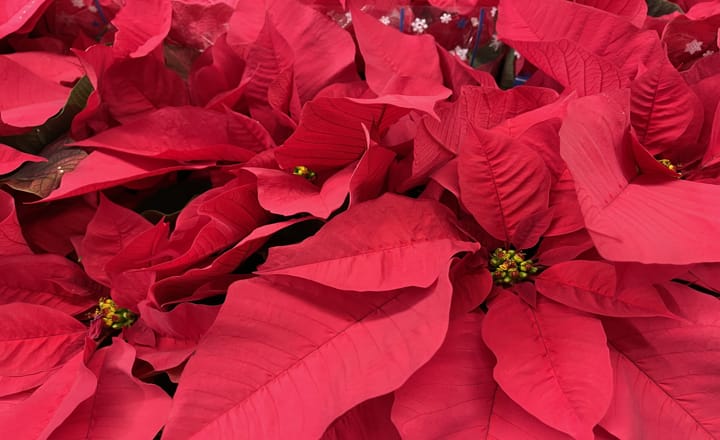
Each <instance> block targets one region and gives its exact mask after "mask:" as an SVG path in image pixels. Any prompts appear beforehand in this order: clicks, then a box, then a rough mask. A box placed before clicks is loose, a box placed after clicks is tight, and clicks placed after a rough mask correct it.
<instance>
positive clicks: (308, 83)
mask: <svg viewBox="0 0 720 440" xmlns="http://www.w3.org/2000/svg"><path fill="white" fill-rule="evenodd" d="M268 13H269V15H270V19H271V20H272V22H273V23H274V24H275V27H276V29H277V30H278V32H280V34H282V36H283V37H284V38H285V40H286V41H287V42H288V44H289V45H290V48H291V49H292V51H293V54H294V59H295V63H294V65H293V69H294V78H295V82H296V83H297V90H298V94H299V97H300V100H301V101H302V102H303V103H304V102H306V101H309V100H311V99H312V98H314V97H315V95H316V94H317V92H319V91H320V90H321V89H323V88H324V87H325V86H328V85H330V84H331V83H332V82H345V81H351V80H353V79H356V77H357V74H356V73H355V65H354V63H355V43H354V42H353V39H352V37H351V36H350V34H349V33H348V32H347V31H346V30H344V29H343V28H341V27H340V26H338V25H337V24H336V23H335V22H334V21H333V20H331V19H330V17H328V16H327V15H326V14H324V13H322V12H320V11H318V10H316V9H314V8H312V7H311V6H310V5H305V4H302V3H301V2H300V1H297V0H290V1H284V2H274V3H271V4H270V6H269V8H268ZM317 60H323V62H322V63H318V62H317Z"/></svg>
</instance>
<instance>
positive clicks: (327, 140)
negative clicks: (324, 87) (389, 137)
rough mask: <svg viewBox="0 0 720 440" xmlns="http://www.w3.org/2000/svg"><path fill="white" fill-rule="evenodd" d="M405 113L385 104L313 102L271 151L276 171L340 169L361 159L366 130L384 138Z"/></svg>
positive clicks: (365, 140)
mask: <svg viewBox="0 0 720 440" xmlns="http://www.w3.org/2000/svg"><path fill="white" fill-rule="evenodd" d="M406 113H407V110H403V109H399V108H396V107H393V106H390V105H385V104H359V103H356V102H352V101H350V100H348V99H346V98H323V97H320V98H316V99H314V100H313V101H311V102H308V103H307V104H305V106H304V107H303V110H302V114H301V116H300V124H299V125H298V128H297V130H296V131H295V132H294V133H293V135H292V136H290V138H288V140H287V141H285V143H284V144H283V145H282V146H281V147H279V148H278V149H276V150H275V158H276V159H277V161H278V164H280V167H281V168H283V169H286V170H292V169H293V167H296V166H298V165H302V166H306V167H308V168H310V169H311V170H313V171H315V172H318V171H324V170H327V169H333V168H341V167H344V166H346V165H348V164H350V163H352V162H354V161H356V160H357V159H360V157H362V155H363V153H364V152H365V150H366V149H367V145H368V138H367V133H366V131H365V129H363V125H364V126H365V127H367V129H368V130H377V131H378V132H379V134H380V135H382V134H384V132H385V130H387V128H388V126H390V125H391V124H393V123H394V122H396V121H397V120H398V119H399V118H400V117H402V116H403V115H405V114H406Z"/></svg>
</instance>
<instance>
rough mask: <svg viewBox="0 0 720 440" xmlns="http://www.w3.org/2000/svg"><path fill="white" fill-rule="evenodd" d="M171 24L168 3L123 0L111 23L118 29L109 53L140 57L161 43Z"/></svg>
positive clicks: (167, 1)
mask: <svg viewBox="0 0 720 440" xmlns="http://www.w3.org/2000/svg"><path fill="white" fill-rule="evenodd" d="M171 22H172V4H171V1H170V0H125V3H124V5H123V7H122V9H120V12H118V14H117V15H116V16H115V18H114V19H113V20H112V24H113V26H115V28H116V29H117V30H118V31H117V33H116V34H115V44H113V50H114V51H115V52H116V53H117V55H119V56H121V57H124V56H129V57H131V58H139V57H143V56H145V55H147V54H149V53H150V52H152V51H153V49H155V48H156V47H158V46H160V45H161V44H162V41H163V40H164V39H165V37H166V36H167V34H168V32H170V24H171Z"/></svg>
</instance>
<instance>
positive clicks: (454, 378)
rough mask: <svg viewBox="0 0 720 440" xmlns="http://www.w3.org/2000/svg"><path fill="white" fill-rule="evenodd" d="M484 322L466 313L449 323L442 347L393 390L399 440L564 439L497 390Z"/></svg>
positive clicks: (481, 318) (565, 436) (566, 438)
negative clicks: (483, 332)
mask: <svg viewBox="0 0 720 440" xmlns="http://www.w3.org/2000/svg"><path fill="white" fill-rule="evenodd" d="M482 320H483V315H482V314H479V313H466V314H464V315H462V316H459V317H458V318H457V319H455V320H453V321H450V325H449V328H448V333H447V336H446V337H445V342H444V343H443V345H442V347H440V350H438V352H437V353H436V354H435V356H433V358H432V359H430V361H429V362H428V363H427V364H425V365H423V366H422V368H420V369H419V370H418V371H417V372H415V374H413V375H412V376H411V377H410V379H408V381H407V382H405V383H404V384H403V386H402V387H400V388H399V389H398V390H397V391H395V404H394V405H393V411H392V418H393V422H395V425H396V426H397V427H398V430H399V431H400V433H401V434H402V436H403V437H402V438H404V439H408V440H421V439H427V440H430V439H439V438H443V439H458V440H459V439H464V438H475V439H487V440H490V439H513V438H517V439H520V438H523V439H537V440H540V439H543V440H550V439H553V440H554V439H563V440H568V439H569V437H568V436H567V435H565V434H563V433H561V432H558V431H556V430H554V429H552V428H550V427H548V426H547V425H544V424H543V423H541V422H540V421H538V420H537V419H536V418H535V417H533V416H531V415H530V414H528V413H527V412H525V411H524V410H523V409H522V408H520V407H519V406H518V405H517V404H516V403H514V402H513V401H512V400H510V399H509V398H508V397H507V395H506V394H505V393H504V392H503V391H502V390H501V389H499V387H498V385H497V383H495V380H494V379H493V377H492V370H493V366H494V364H495V359H494V357H493V355H492V353H491V352H490V350H489V349H488V348H487V347H486V346H485V344H484V343H483V341H482V337H481V335H480V331H481V328H482Z"/></svg>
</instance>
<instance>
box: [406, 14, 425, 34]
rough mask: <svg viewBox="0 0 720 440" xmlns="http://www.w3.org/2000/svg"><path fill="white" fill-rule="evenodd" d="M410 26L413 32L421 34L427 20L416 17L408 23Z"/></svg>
mask: <svg viewBox="0 0 720 440" xmlns="http://www.w3.org/2000/svg"><path fill="white" fill-rule="evenodd" d="M410 26H411V27H412V30H413V32H415V33H416V34H422V33H423V32H425V29H427V28H428V24H427V20H425V19H424V18H416V19H415V20H413V22H412V23H411V24H410Z"/></svg>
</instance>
